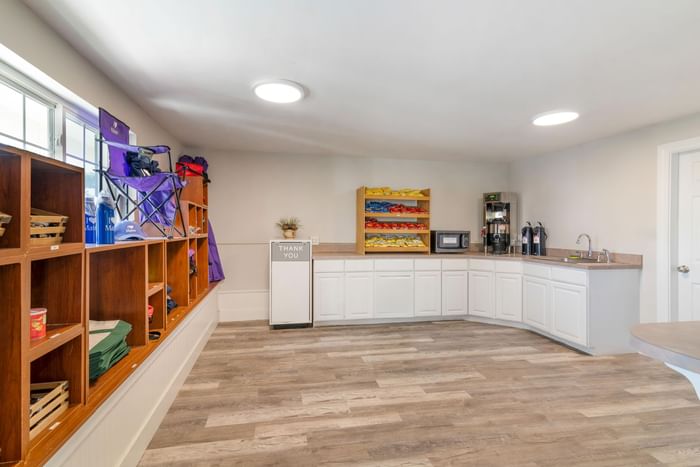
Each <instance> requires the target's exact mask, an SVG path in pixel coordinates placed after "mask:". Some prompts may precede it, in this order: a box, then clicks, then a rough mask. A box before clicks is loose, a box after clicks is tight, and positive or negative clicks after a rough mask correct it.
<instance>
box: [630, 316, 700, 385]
mask: <svg viewBox="0 0 700 467" xmlns="http://www.w3.org/2000/svg"><path fill="white" fill-rule="evenodd" d="M632 346H633V347H635V348H636V349H637V350H638V351H639V352H641V353H643V354H644V355H647V356H649V357H651V358H655V359H657V360H661V361H662V362H666V363H670V364H671V365H674V366H677V367H679V368H683V369H684V370H689V371H693V372H695V373H700V321H684V322H679V323H649V324H638V325H636V326H635V327H633V328H632Z"/></svg>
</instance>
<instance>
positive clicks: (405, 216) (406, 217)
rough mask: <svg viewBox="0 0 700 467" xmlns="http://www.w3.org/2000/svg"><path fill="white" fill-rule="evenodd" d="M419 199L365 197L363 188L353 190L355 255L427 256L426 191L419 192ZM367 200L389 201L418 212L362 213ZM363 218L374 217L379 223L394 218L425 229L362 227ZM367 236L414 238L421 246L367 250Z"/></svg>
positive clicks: (427, 207)
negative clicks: (355, 223)
mask: <svg viewBox="0 0 700 467" xmlns="http://www.w3.org/2000/svg"><path fill="white" fill-rule="evenodd" d="M420 192H421V193H422V194H423V196H400V195H368V194H367V187H364V186H361V187H359V188H358V189H357V206H356V207H357V216H356V222H357V226H356V230H355V233H356V235H355V245H356V251H357V253H359V254H365V253H427V254H429V253H430V189H429V188H426V189H423V190H420ZM367 201H390V202H393V203H394V204H404V205H406V206H411V207H417V208H420V209H421V210H422V212H366V211H365V206H366V202H367ZM367 218H376V219H377V220H378V221H379V222H382V221H386V222H393V223H396V219H400V220H401V221H405V222H410V220H414V223H421V224H425V226H426V228H425V229H420V230H417V229H378V228H366V227H365V222H366V221H367ZM368 235H416V236H417V237H419V238H420V239H421V241H422V242H423V246H420V247H419V246H415V247H368V246H365V240H366V238H367V236H368Z"/></svg>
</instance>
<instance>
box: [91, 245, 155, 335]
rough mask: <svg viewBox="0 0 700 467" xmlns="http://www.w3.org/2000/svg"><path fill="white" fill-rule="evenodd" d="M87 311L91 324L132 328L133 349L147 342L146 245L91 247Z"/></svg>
mask: <svg viewBox="0 0 700 467" xmlns="http://www.w3.org/2000/svg"><path fill="white" fill-rule="evenodd" d="M86 255H87V261H86V263H87V274H86V277H87V279H88V285H87V290H88V292H87V294H86V297H87V309H88V317H89V319H90V320H96V321H111V320H122V321H126V322H127V323H129V324H131V327H132V329H131V332H130V333H129V335H128V336H127V339H126V342H127V344H129V346H130V347H138V346H143V345H146V343H147V342H148V311H147V306H146V304H147V301H146V293H147V292H146V284H147V270H146V269H147V266H146V245H145V244H144V243H143V242H135V243H126V242H125V243H119V244H116V245H109V246H95V247H91V246H89V247H88V248H87V249H86Z"/></svg>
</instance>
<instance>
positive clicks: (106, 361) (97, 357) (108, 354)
mask: <svg viewBox="0 0 700 467" xmlns="http://www.w3.org/2000/svg"><path fill="white" fill-rule="evenodd" d="M90 329H91V330H90V339H91V341H95V340H98V339H99V341H98V342H96V343H94V344H93V342H91V343H90V346H91V348H90V354H89V362H90V379H91V380H94V379H96V378H97V377H99V376H100V375H102V374H103V373H105V372H106V371H107V370H109V369H110V368H111V367H112V366H114V365H115V364H116V363H117V362H118V361H119V360H121V359H122V358H124V357H125V356H126V355H128V353H129V351H130V350H131V348H130V347H129V346H128V345H127V343H126V337H127V336H128V335H129V333H130V332H131V329H132V326H131V324H129V323H127V322H126V321H103V322H98V321H91V322H90Z"/></svg>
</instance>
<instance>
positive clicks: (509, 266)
mask: <svg viewBox="0 0 700 467" xmlns="http://www.w3.org/2000/svg"><path fill="white" fill-rule="evenodd" d="M495 263H496V272H510V273H513V274H522V273H523V262H522V261H496V262H495ZM472 269H474V268H472Z"/></svg>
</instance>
